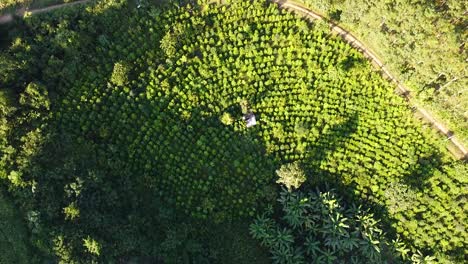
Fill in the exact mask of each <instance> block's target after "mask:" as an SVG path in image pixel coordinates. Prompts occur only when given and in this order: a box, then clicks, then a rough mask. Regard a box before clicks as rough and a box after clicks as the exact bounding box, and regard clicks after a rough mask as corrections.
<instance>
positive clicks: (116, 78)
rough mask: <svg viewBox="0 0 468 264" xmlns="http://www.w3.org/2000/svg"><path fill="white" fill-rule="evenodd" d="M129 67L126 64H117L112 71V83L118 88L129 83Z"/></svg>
mask: <svg viewBox="0 0 468 264" xmlns="http://www.w3.org/2000/svg"><path fill="white" fill-rule="evenodd" d="M129 71H130V69H129V66H128V65H127V64H126V63H125V62H116V63H115V64H114V70H113V71H112V76H111V82H112V83H113V84H114V85H117V86H123V85H125V84H127V83H128V74H129Z"/></svg>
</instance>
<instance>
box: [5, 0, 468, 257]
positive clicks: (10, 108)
mask: <svg viewBox="0 0 468 264" xmlns="http://www.w3.org/2000/svg"><path fill="white" fill-rule="evenodd" d="M127 7H128V6H127V5H126V4H125V2H124V1H122V2H120V1H117V2H112V1H107V2H102V3H97V4H96V5H92V6H89V7H87V8H81V9H75V10H69V11H67V10H64V11H61V12H58V13H53V14H52V15H50V14H47V15H46V16H34V17H31V18H27V19H26V20H25V21H24V22H19V24H18V25H17V27H19V28H20V29H21V30H18V31H16V32H20V33H14V32H13V33H12V34H13V36H12V43H11V45H10V47H9V48H8V49H6V50H5V51H3V53H2V56H3V57H4V58H5V60H4V61H8V62H9V63H7V64H5V66H4V69H5V70H4V71H3V74H2V75H0V76H1V79H0V86H1V88H2V89H5V92H4V93H2V98H3V99H2V105H1V106H2V108H1V110H2V119H1V122H2V123H1V128H2V129H1V130H0V133H3V134H2V135H3V136H2V141H1V142H0V143H1V145H0V153H1V155H2V159H1V160H0V162H1V163H0V176H1V177H2V178H3V179H4V181H3V182H4V184H5V185H6V186H8V188H9V190H10V191H11V193H12V195H13V196H14V197H15V201H16V202H17V204H18V205H21V209H22V210H23V211H24V212H28V213H30V214H31V213H33V215H34V216H35V217H32V218H30V219H29V224H30V226H31V232H32V236H33V239H32V240H33V242H34V243H35V245H36V247H37V248H38V249H39V252H40V253H39V254H42V255H43V256H47V257H48V258H50V257H52V256H55V258H58V259H60V260H62V261H63V262H66V263H70V262H79V263H81V262H89V261H91V260H96V261H107V260H115V259H129V258H132V257H143V256H146V257H148V258H152V259H153V261H155V260H157V259H163V260H165V261H167V262H169V263H180V262H182V261H187V260H188V259H191V260H192V261H195V259H198V260H200V261H201V260H204V261H208V262H217V263H228V261H226V260H223V257H226V256H227V254H230V253H227V252H228V251H229V250H231V249H232V247H234V248H239V249H238V252H242V253H240V254H239V255H238V256H236V257H232V258H227V257H226V259H230V261H232V263H236V262H234V261H236V260H237V263H247V262H246V261H248V260H249V259H250V260H252V259H254V258H255V259H257V260H255V261H256V262H258V263H260V262H262V261H264V260H265V258H264V257H263V256H264V255H265V251H264V249H261V248H259V247H258V246H257V245H256V244H255V240H252V239H251V238H249V237H248V236H247V235H246V234H247V233H248V229H247V227H246V226H245V225H243V224H241V223H242V222H245V220H246V219H253V217H255V216H256V215H258V214H261V213H262V212H263V211H264V210H265V208H268V207H271V206H276V205H275V201H276V199H277V198H278V192H279V186H278V185H277V184H276V181H277V177H276V175H275V171H276V170H278V169H279V168H280V167H281V166H282V165H287V164H290V163H294V164H299V165H300V167H301V169H302V170H303V171H304V174H305V176H306V181H305V183H303V184H302V186H301V188H302V189H304V190H307V189H314V188H316V187H320V188H324V186H327V185H328V186H330V185H332V186H334V188H337V189H338V190H339V191H340V193H341V195H343V197H344V198H345V199H346V200H347V201H348V203H349V204H350V203H352V202H356V201H359V202H361V203H362V204H363V205H365V206H367V207H370V208H372V210H374V211H375V212H376V213H377V214H378V215H379V216H380V217H382V219H383V224H386V225H387V226H388V230H389V232H388V236H389V237H390V238H395V237H397V236H398V237H401V238H402V239H403V240H404V241H405V242H406V243H408V244H409V245H410V246H411V250H413V251H414V252H416V251H417V250H421V251H422V252H423V253H424V254H430V255H434V256H436V257H437V258H438V261H440V262H442V261H448V260H449V259H451V260H454V261H461V260H462V259H463V256H464V255H466V253H467V252H466V248H467V245H466V243H467V242H466V241H467V239H466V238H467V233H466V227H467V224H468V223H467V221H466V214H465V213H466V212H465V211H464V207H463V206H464V203H465V200H464V199H465V198H464V197H465V196H466V194H467V188H466V184H467V175H468V173H467V171H468V169H467V166H466V164H464V163H458V162H454V161H452V160H451V159H450V157H448V156H447V155H446V153H445V152H444V151H443V150H442V149H440V148H439V147H438V144H437V141H438V139H436V138H435V137H434V136H433V135H432V134H431V132H430V130H429V129H428V128H426V127H423V126H422V125H421V124H419V123H418V122H417V121H416V120H415V119H414V118H413V117H412V113H411V110H410V109H409V107H408V105H407V104H406V102H405V101H404V100H403V99H402V98H401V97H399V96H398V95H396V94H395V93H394V92H393V90H394V88H393V87H392V85H391V84H389V83H388V82H387V81H385V80H384V79H382V78H381V76H380V74H379V73H378V72H376V71H375V70H373V68H372V67H371V65H370V64H369V63H368V62H367V61H366V60H365V59H364V58H363V56H362V55H361V54H360V53H359V52H358V51H356V50H354V49H352V48H351V47H350V46H349V45H348V44H346V43H344V42H343V41H342V40H341V39H340V38H338V37H336V36H333V35H332V34H331V33H330V32H329V30H328V29H327V28H326V27H324V26H323V25H321V24H320V23H316V24H309V23H308V22H306V21H305V20H303V19H301V18H299V17H296V16H294V15H293V14H291V13H288V12H286V11H280V10H279V9H278V7H277V6H276V5H274V4H270V3H268V2H265V1H255V2H253V3H248V2H243V1H229V2H228V3H226V4H223V5H219V4H214V3H213V4H206V3H200V5H185V6H182V7H180V8H179V7H177V6H176V5H168V6H165V7H147V8H142V9H129V8H127ZM124 14H125V15H124ZM115 21H119V23H115ZM241 105H243V106H244V108H245V107H247V108H248V110H250V111H252V112H253V113H255V115H256V118H257V125H256V126H253V127H251V128H246V126H245V123H244V121H243V120H242V116H243V113H242V108H241ZM301 182H302V180H301ZM223 227H225V228H223ZM223 229H224V230H223ZM214 230H215V231H216V232H218V231H219V232H218V233H216V232H215V233H214ZM422 231H423V232H422ZM227 234H228V235H227ZM233 234H235V235H234V236H233ZM219 236H225V237H228V239H227V240H226V241H224V242H221V243H220V242H218V241H215V240H216V239H219ZM181 252H183V253H181ZM395 254H397V255H398V253H397V252H395ZM400 255H401V256H399V257H400V259H401V261H409V256H406V258H405V256H403V255H402V254H400ZM250 256H252V257H250ZM243 261H244V262H243Z"/></svg>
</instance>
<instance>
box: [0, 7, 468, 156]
mask: <svg viewBox="0 0 468 264" xmlns="http://www.w3.org/2000/svg"><path fill="white" fill-rule="evenodd" d="M89 1H90V0H80V1H76V2H72V3H64V4H59V5H53V6H49V7H45V8H40V9H33V10H25V9H20V10H18V11H17V12H16V14H15V15H16V16H23V15H24V14H25V12H29V13H30V14H32V15H34V14H40V13H45V12H49V11H52V10H55V9H58V8H62V7H66V6H73V5H78V4H84V3H87V2H89ZM271 1H272V2H273V3H276V4H278V6H279V7H280V8H284V9H289V10H292V11H295V12H296V13H299V14H302V15H305V16H306V17H307V18H308V19H311V20H323V21H325V22H327V23H328V24H329V26H330V28H331V30H332V31H334V32H336V33H337V34H338V35H340V36H341V37H342V38H343V40H345V41H346V42H348V43H349V44H351V45H352V46H353V47H354V48H356V49H358V50H359V51H360V52H362V54H363V55H364V56H365V57H366V58H368V59H369V60H370V61H371V62H372V64H373V65H374V66H375V67H376V68H378V69H380V71H381V72H382V75H383V76H384V77H386V78H388V79H389V80H391V81H392V82H394V83H395V85H396V86H397V88H398V93H400V94H401V95H402V96H404V97H405V98H406V99H407V101H408V103H409V104H410V105H411V106H412V107H413V109H414V111H415V112H416V116H418V117H420V118H421V119H422V120H423V121H424V122H426V123H428V124H430V125H431V126H432V127H433V128H434V129H435V130H437V131H438V132H439V133H441V134H443V135H445V136H446V137H447V140H448V141H449V144H450V145H451V146H448V147H447V149H448V150H449V151H450V152H451V153H452V154H453V155H454V156H455V157H456V158H458V159H466V160H468V151H467V149H466V148H465V147H464V146H463V145H462V144H461V143H460V142H459V141H458V140H457V138H456V137H455V136H454V134H453V132H452V131H450V130H449V129H448V128H447V127H445V126H444V125H443V124H442V123H440V122H438V121H437V120H435V118H434V117H433V116H432V115H431V114H430V113H428V112H427V111H426V110H425V109H423V108H422V107H420V106H418V105H416V104H415V103H414V102H412V100H411V95H410V91H409V90H408V89H407V88H406V87H405V86H404V85H403V84H402V83H400V82H399V81H398V80H397V79H396V78H395V77H394V76H393V75H392V74H391V73H390V72H389V71H388V69H387V68H386V67H385V65H384V64H383V63H382V62H381V61H380V59H379V58H377V56H376V55H375V54H374V53H373V52H372V51H371V50H370V49H369V48H367V47H366V46H364V44H363V43H362V42H360V41H359V40H358V39H357V38H356V37H354V36H353V35H352V34H351V33H350V32H348V31H347V30H345V29H343V28H341V27H340V26H338V25H337V24H335V23H333V22H332V21H330V20H328V19H327V18H325V17H323V16H322V15H320V14H319V13H316V12H314V11H312V10H310V9H308V8H305V7H303V6H300V5H298V4H296V3H294V2H290V1H288V0H271ZM13 18H14V17H13V15H11V14H7V15H3V16H0V24H4V23H9V22H11V21H13Z"/></svg>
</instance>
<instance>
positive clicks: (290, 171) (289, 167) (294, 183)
mask: <svg viewBox="0 0 468 264" xmlns="http://www.w3.org/2000/svg"><path fill="white" fill-rule="evenodd" d="M276 175H278V177H279V179H278V180H277V181H276V183H280V184H283V185H284V186H286V188H287V189H288V191H292V190H293V189H297V188H299V187H300V186H301V184H302V183H304V182H305V181H306V176H305V174H304V171H302V169H301V168H300V167H299V163H298V162H294V163H288V164H285V165H281V168H280V169H279V170H276Z"/></svg>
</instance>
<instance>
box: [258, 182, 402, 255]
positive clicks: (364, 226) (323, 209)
mask: <svg viewBox="0 0 468 264" xmlns="http://www.w3.org/2000/svg"><path fill="white" fill-rule="evenodd" d="M278 201H279V204H280V206H281V209H282V213H281V220H280V219H278V220H275V219H274V218H273V215H272V214H273V211H272V210H271V211H269V212H268V211H267V212H266V213H265V214H263V215H260V216H258V217H257V219H256V220H255V221H254V223H253V224H252V225H251V226H250V232H251V234H252V236H253V237H255V238H256V239H259V240H260V241H261V243H262V245H263V246H265V247H267V248H269V250H270V253H271V254H272V260H273V263H278V264H279V263H281V264H282V263H294V264H299V263H387V262H390V263H397V262H401V261H403V259H402V258H401V257H399V256H398V255H397V254H396V252H393V250H394V249H393V244H392V243H390V242H389V241H387V240H386V239H385V234H384V232H383V230H382V227H381V225H380V223H379V221H378V220H376V219H375V218H374V216H373V215H372V214H371V213H369V212H367V211H366V210H362V209H361V208H359V207H356V206H354V205H350V206H344V205H343V201H342V200H341V199H339V198H338V197H337V196H336V194H335V193H334V192H333V191H328V192H309V193H302V192H292V193H291V192H289V191H286V190H285V189H283V191H282V192H281V197H280V198H279V199H278ZM283 223H284V224H283ZM405 257H406V258H408V256H405Z"/></svg>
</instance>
